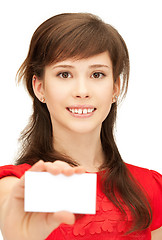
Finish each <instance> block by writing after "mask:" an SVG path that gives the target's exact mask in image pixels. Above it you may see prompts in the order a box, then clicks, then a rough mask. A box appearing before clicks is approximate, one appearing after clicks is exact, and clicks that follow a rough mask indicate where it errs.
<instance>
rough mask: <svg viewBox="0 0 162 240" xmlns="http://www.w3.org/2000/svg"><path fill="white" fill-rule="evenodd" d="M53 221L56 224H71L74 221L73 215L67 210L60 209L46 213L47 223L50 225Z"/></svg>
mask: <svg viewBox="0 0 162 240" xmlns="http://www.w3.org/2000/svg"><path fill="white" fill-rule="evenodd" d="M53 222H55V223H56V224H57V225H58V226H59V225H60V224H61V223H65V224H70V225H72V224H74V223H75V215H74V214H73V213H71V212H68V211H60V212H55V213H51V214H48V217H47V223H48V224H49V225H51V224H53Z"/></svg>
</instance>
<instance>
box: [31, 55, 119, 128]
mask: <svg viewBox="0 0 162 240" xmlns="http://www.w3.org/2000/svg"><path fill="white" fill-rule="evenodd" d="M119 84H120V83H119V81H117V82H116V83H115V84H114V81H113V69H112V63H111V59H110V57H109V54H108V52H104V53H101V54H98V55H95V56H93V57H89V58H87V59H80V60H74V59H67V60H65V61H62V62H58V63H56V64H51V65H49V66H46V67H45V74H44V79H43V81H42V80H39V79H37V78H36V80H35V81H33V89H34V92H35V94H36V96H37V97H38V98H39V99H41V98H42V97H44V98H45V103H46V104H47V108H48V110H49V113H50V116H51V121H52V126H53V129H54V131H57V132H58V133H59V131H68V132H71V133H72V132H75V133H88V132H92V131H94V130H96V129H98V130H100V129H101V125H102V122H103V121H104V120H105V118H106V117H107V115H108V114H109V111H110V108H111V104H112V100H113V97H114V96H115V95H119V88H120V86H119Z"/></svg>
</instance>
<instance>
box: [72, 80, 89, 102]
mask: <svg viewBox="0 0 162 240" xmlns="http://www.w3.org/2000/svg"><path fill="white" fill-rule="evenodd" d="M73 97H74V98H89V97H90V89H89V87H88V83H87V82H86V80H85V79H83V78H82V79H78V80H76V84H75V87H74V91H73Z"/></svg>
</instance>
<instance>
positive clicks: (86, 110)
mask: <svg viewBox="0 0 162 240" xmlns="http://www.w3.org/2000/svg"><path fill="white" fill-rule="evenodd" d="M66 109H67V110H68V111H69V112H70V113H72V114H73V115H78V116H88V115H92V113H93V112H94V111H96V108H94V107H67V108H66Z"/></svg>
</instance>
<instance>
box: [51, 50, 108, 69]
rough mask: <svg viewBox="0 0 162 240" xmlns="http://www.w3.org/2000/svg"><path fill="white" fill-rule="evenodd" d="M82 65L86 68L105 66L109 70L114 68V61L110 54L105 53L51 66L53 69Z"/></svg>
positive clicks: (75, 58) (70, 59)
mask: <svg viewBox="0 0 162 240" xmlns="http://www.w3.org/2000/svg"><path fill="white" fill-rule="evenodd" d="M81 65H85V66H87V67H88V66H91V65H94V66H95V65H96V67H97V66H99V65H103V66H104V65H105V66H108V67H109V68H112V61H111V59H110V56H109V53H108V52H107V51H106V52H103V53H100V54H97V55H94V56H91V57H88V58H79V57H74V58H68V59H66V60H63V61H59V62H56V63H52V64H51V66H52V67H53V68H57V67H59V66H62V67H63V66H81Z"/></svg>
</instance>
